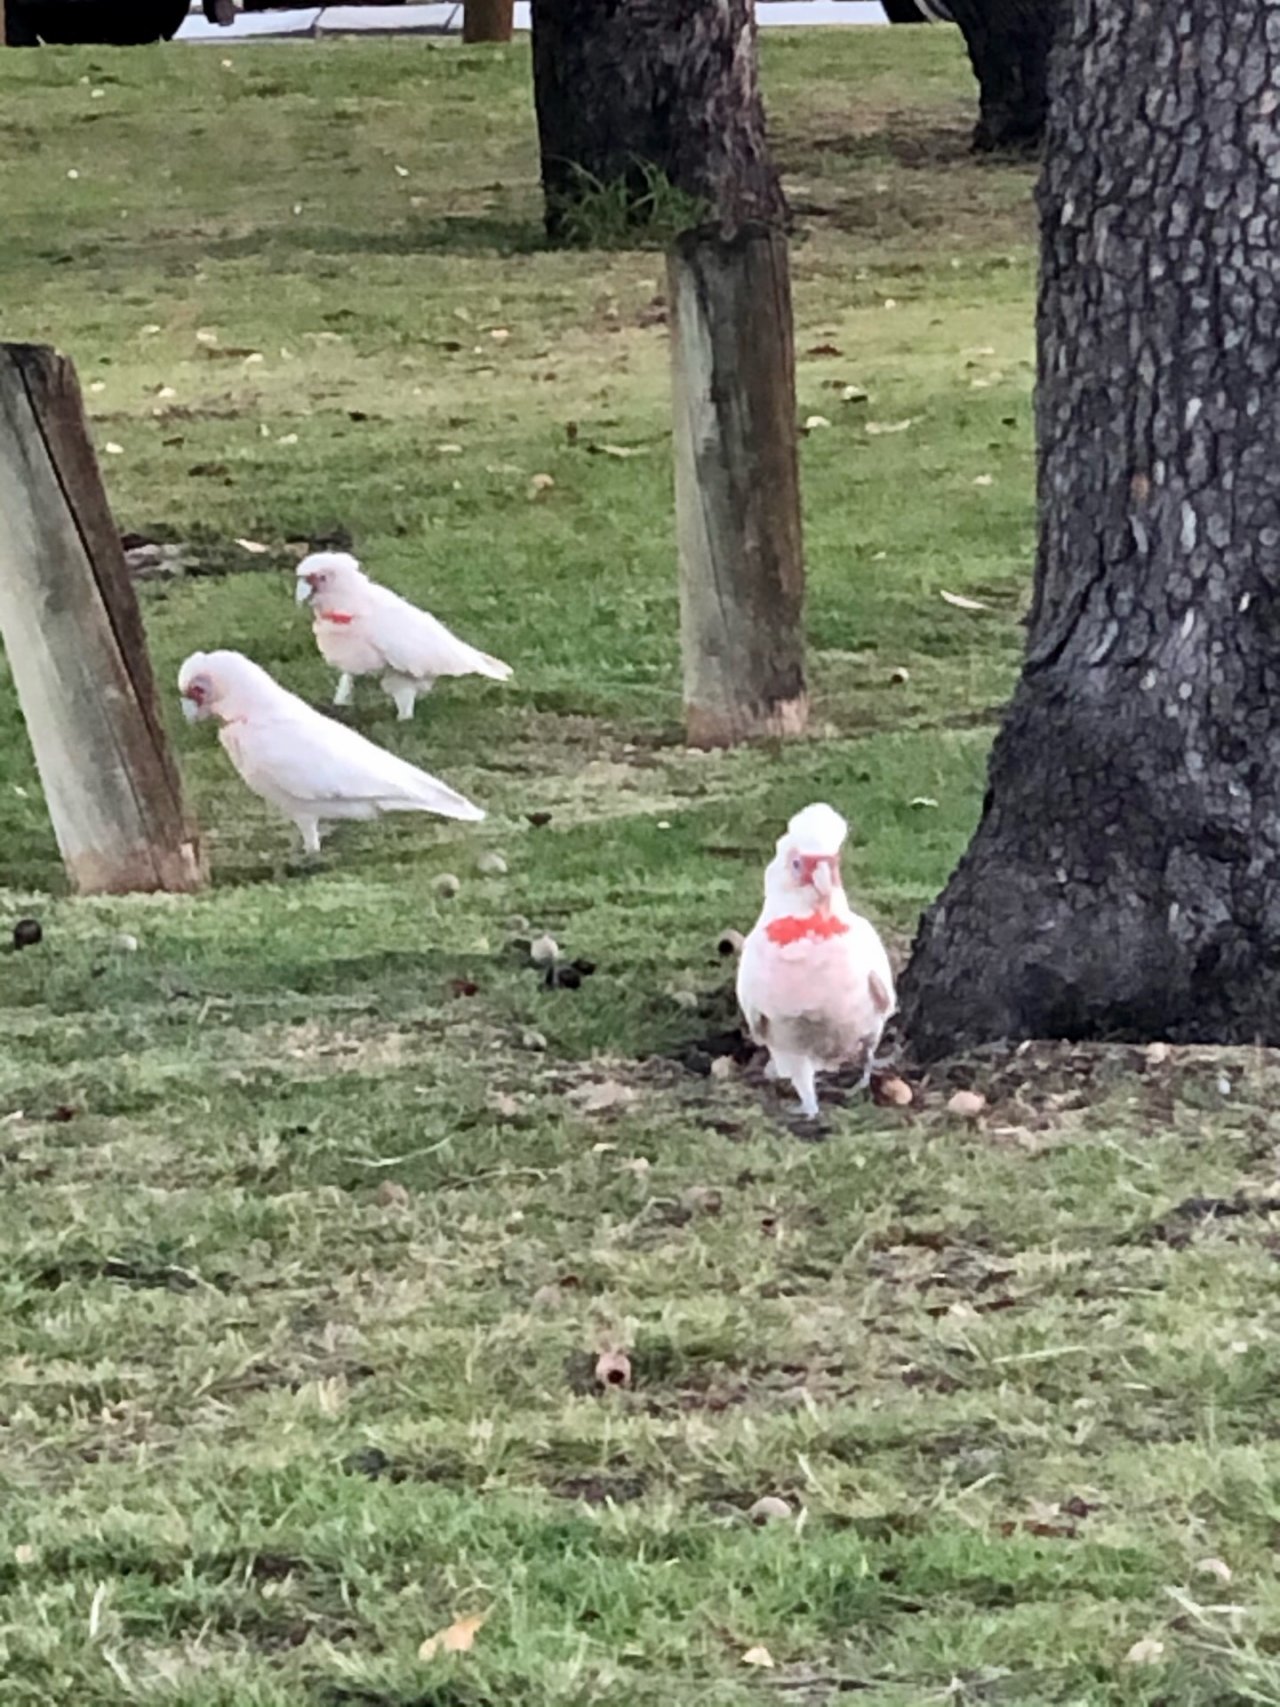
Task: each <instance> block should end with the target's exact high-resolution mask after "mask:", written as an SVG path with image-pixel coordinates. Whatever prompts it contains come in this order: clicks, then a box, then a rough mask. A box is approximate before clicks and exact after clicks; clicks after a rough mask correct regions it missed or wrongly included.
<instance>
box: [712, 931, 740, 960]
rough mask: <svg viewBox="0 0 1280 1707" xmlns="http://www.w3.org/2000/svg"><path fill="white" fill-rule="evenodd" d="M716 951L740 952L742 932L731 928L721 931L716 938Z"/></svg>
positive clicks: (720, 952) (725, 952)
mask: <svg viewBox="0 0 1280 1707" xmlns="http://www.w3.org/2000/svg"><path fill="white" fill-rule="evenodd" d="M716 953H717V954H726V955H727V954H741V953H742V932H741V931H735V930H733V929H729V930H727V931H721V932H720V935H719V936H718V937H717V938H716Z"/></svg>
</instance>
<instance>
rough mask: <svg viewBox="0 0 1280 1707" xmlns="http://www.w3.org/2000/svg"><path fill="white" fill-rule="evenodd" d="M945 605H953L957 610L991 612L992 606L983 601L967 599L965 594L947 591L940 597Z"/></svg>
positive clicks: (940, 593)
mask: <svg viewBox="0 0 1280 1707" xmlns="http://www.w3.org/2000/svg"><path fill="white" fill-rule="evenodd" d="M938 596H939V597H940V598H941V600H942V602H943V603H944V604H948V605H953V606H954V607H955V609H956V610H990V609H991V606H990V605H984V604H983V602H982V600H981V599H967V598H966V597H965V596H964V594H963V593H948V592H946V591H945V590H942V591H940V592H939V595H938Z"/></svg>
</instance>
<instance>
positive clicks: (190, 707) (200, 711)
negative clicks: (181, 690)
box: [182, 694, 205, 723]
mask: <svg viewBox="0 0 1280 1707" xmlns="http://www.w3.org/2000/svg"><path fill="white" fill-rule="evenodd" d="M182 715H183V716H184V717H185V718H186V720H187V722H188V723H198V722H199V721H200V719H201V718H202V717H203V716H204V715H205V712H204V707H203V706H202V705H201V704H200V702H199V700H195V699H188V698H187V696H186V694H183V695H182Z"/></svg>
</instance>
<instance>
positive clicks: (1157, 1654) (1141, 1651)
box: [1124, 1636, 1164, 1666]
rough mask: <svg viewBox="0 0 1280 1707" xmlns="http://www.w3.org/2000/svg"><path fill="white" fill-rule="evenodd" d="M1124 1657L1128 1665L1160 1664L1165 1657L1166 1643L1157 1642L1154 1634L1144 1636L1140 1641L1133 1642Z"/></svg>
mask: <svg viewBox="0 0 1280 1707" xmlns="http://www.w3.org/2000/svg"><path fill="white" fill-rule="evenodd" d="M1124 1657H1125V1664H1126V1665H1131V1666H1153V1665H1158V1664H1159V1663H1160V1661H1161V1660H1162V1659H1163V1658H1164V1643H1163V1642H1157V1641H1156V1640H1155V1638H1154V1637H1152V1636H1144V1637H1143V1638H1142V1640H1141V1641H1140V1642H1135V1643H1134V1644H1133V1646H1132V1647H1131V1648H1130V1649H1129V1652H1128V1653H1127V1654H1126V1655H1125V1656H1124Z"/></svg>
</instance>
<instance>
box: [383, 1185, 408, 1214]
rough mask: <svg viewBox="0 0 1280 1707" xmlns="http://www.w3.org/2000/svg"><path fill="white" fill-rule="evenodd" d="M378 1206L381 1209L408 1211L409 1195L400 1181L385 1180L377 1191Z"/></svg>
mask: <svg viewBox="0 0 1280 1707" xmlns="http://www.w3.org/2000/svg"><path fill="white" fill-rule="evenodd" d="M377 1199H378V1206H379V1208H381V1209H407V1208H408V1207H409V1193H408V1191H407V1190H406V1189H405V1187H404V1186H402V1185H401V1184H400V1181H399V1180H395V1179H384V1180H383V1182H382V1184H381V1185H380V1186H379V1187H378V1191H377Z"/></svg>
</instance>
